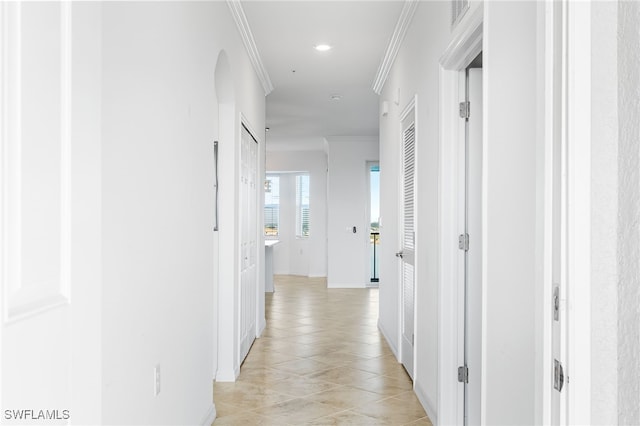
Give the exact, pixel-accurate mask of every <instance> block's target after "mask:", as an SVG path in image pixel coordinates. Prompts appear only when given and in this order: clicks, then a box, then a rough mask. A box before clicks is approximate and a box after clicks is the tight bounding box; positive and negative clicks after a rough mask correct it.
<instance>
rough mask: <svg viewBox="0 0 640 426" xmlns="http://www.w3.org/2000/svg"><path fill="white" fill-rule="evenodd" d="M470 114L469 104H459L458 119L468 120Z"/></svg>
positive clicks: (467, 102)
mask: <svg viewBox="0 0 640 426" xmlns="http://www.w3.org/2000/svg"><path fill="white" fill-rule="evenodd" d="M470 112H471V102H469V101H466V102H460V118H469V113H470Z"/></svg>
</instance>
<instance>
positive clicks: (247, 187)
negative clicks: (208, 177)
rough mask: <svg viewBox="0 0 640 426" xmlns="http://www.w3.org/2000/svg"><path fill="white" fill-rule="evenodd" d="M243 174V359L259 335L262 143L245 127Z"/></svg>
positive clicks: (241, 354)
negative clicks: (259, 211) (258, 171)
mask: <svg viewBox="0 0 640 426" xmlns="http://www.w3.org/2000/svg"><path fill="white" fill-rule="evenodd" d="M241 145H242V146H241V155H240V158H241V165H242V167H241V171H240V172H241V175H240V211H241V214H242V217H241V225H240V226H241V229H240V233H241V236H240V237H241V240H240V241H241V258H240V265H241V266H240V267H241V270H240V310H239V311H240V362H241V363H242V361H243V360H244V358H245V357H246V356H247V354H248V353H249V349H250V348H251V345H252V344H253V341H254V340H255V338H256V304H257V296H258V294H257V281H258V275H257V273H258V268H257V265H256V260H257V255H258V253H257V219H258V209H257V167H258V144H257V142H256V141H255V139H254V138H253V136H251V134H250V133H249V132H248V131H247V129H246V128H245V127H244V126H243V127H242V144H241Z"/></svg>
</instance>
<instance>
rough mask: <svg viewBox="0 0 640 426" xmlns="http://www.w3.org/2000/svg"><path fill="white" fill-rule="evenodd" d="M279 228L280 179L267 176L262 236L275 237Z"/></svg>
mask: <svg viewBox="0 0 640 426" xmlns="http://www.w3.org/2000/svg"><path fill="white" fill-rule="evenodd" d="M279 228H280V177H279V176H274V175H267V180H266V181H265V183H264V236H265V237H277V236H278V230H279Z"/></svg>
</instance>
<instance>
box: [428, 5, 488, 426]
mask: <svg viewBox="0 0 640 426" xmlns="http://www.w3.org/2000/svg"><path fill="white" fill-rule="evenodd" d="M483 21H484V9H483V7H482V3H481V2H478V5H477V6H476V7H474V8H472V9H471V10H469V12H467V14H466V16H465V17H464V19H462V20H461V22H460V24H458V26H457V28H456V32H457V35H456V36H454V38H453V39H452V40H451V42H450V43H449V46H448V47H447V48H446V50H445V51H444V53H443V55H442V56H441V57H440V147H439V148H440V149H439V150H440V160H439V162H440V164H439V169H440V170H439V180H440V185H439V194H438V199H439V206H440V210H439V218H438V225H439V226H438V230H439V246H440V250H439V252H440V259H439V266H440V268H439V279H438V286H439V303H438V306H439V312H438V385H437V386H438V395H439V398H438V409H437V412H438V418H437V419H432V420H433V421H434V424H463V421H464V418H463V415H464V399H463V398H464V388H463V386H460V384H459V383H458V378H457V368H458V366H459V365H461V364H460V362H461V356H463V354H462V353H461V347H460V339H461V338H462V339H463V338H464V323H463V322H461V319H460V318H461V314H462V312H460V303H459V301H460V294H459V285H457V284H459V282H460V267H461V265H460V262H459V253H458V251H459V250H458V245H457V243H458V241H457V235H458V231H459V224H458V220H459V219H458V212H459V208H458V206H459V202H460V201H459V199H458V197H457V193H458V179H459V175H460V172H461V171H460V165H459V164H458V159H459V155H460V149H461V147H460V144H459V143H455V142H454V143H452V141H457V142H459V141H460V138H461V137H462V138H464V126H461V124H460V121H461V120H460V119H459V117H458V102H459V101H460V100H461V99H464V93H461V92H460V90H461V87H460V73H461V71H462V72H464V69H465V68H466V67H467V66H468V65H469V63H470V62H471V61H472V60H473V59H474V58H475V57H476V56H477V55H478V54H479V53H480V52H481V51H482V43H483ZM462 146H464V144H463V145H462ZM462 266H463V265H462ZM452 283H455V284H456V285H452Z"/></svg>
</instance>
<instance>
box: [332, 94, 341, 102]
mask: <svg viewBox="0 0 640 426" xmlns="http://www.w3.org/2000/svg"><path fill="white" fill-rule="evenodd" d="M330 99H331V100H332V101H339V100H341V99H342V96H340V95H337V94H336V95H331V96H330Z"/></svg>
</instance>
